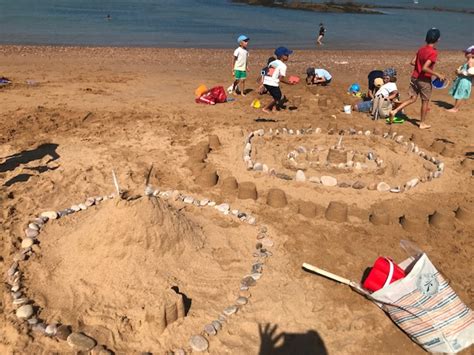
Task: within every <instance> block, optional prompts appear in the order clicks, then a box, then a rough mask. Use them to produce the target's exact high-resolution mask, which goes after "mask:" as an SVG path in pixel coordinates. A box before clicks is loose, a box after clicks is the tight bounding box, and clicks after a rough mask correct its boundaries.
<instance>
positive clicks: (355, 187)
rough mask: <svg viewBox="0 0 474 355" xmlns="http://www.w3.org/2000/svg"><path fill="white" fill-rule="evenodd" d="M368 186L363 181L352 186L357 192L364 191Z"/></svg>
mask: <svg viewBox="0 0 474 355" xmlns="http://www.w3.org/2000/svg"><path fill="white" fill-rule="evenodd" d="M365 186H366V184H365V183H364V182H362V181H356V182H355V183H353V184H352V188H353V189H356V190H360V189H363V188H364V187H365Z"/></svg>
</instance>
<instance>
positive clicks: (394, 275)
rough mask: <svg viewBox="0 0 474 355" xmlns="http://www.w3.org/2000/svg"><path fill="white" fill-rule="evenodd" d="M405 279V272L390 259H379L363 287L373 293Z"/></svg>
mask: <svg viewBox="0 0 474 355" xmlns="http://www.w3.org/2000/svg"><path fill="white" fill-rule="evenodd" d="M404 277H405V272H404V271H403V269H401V268H400V267H399V266H398V265H397V264H395V263H394V262H393V261H392V260H390V259H389V258H384V257H378V258H377V260H375V263H374V266H373V267H372V270H370V272H369V275H368V276H367V278H366V279H365V281H364V283H363V284H362V286H363V287H364V288H365V289H367V290H369V291H372V292H375V291H378V290H380V289H382V288H384V287H386V286H388V285H390V284H391V283H392V282H395V281H397V280H399V279H403V278H404Z"/></svg>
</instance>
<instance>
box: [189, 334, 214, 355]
mask: <svg viewBox="0 0 474 355" xmlns="http://www.w3.org/2000/svg"><path fill="white" fill-rule="evenodd" d="M189 345H190V346H191V348H192V349H193V350H194V351H197V352H201V351H206V350H207V348H208V347H209V342H208V341H207V340H206V338H204V337H203V336H202V335H193V336H192V337H191V338H190V339H189Z"/></svg>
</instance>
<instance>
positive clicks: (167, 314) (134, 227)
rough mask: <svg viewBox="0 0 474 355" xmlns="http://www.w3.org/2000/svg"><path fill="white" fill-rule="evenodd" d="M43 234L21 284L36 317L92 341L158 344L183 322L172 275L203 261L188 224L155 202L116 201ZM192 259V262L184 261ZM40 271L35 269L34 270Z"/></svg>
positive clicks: (196, 234)
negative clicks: (78, 329) (79, 327)
mask: <svg viewBox="0 0 474 355" xmlns="http://www.w3.org/2000/svg"><path fill="white" fill-rule="evenodd" d="M61 224H62V226H59V225H55V226H51V228H50V229H46V230H45V238H44V239H43V240H44V241H42V243H41V248H42V255H43V257H42V258H41V259H40V260H39V261H38V262H34V263H32V269H30V270H33V272H32V274H31V275H32V276H31V277H30V280H29V282H28V284H29V285H30V287H31V289H32V291H33V298H34V299H37V300H38V303H39V304H40V306H41V307H44V308H45V312H44V314H43V316H46V317H47V318H49V319H51V318H53V319H55V320H60V321H61V323H63V324H73V325H76V324H78V323H79V324H80V323H81V322H84V323H86V324H90V325H94V326H95V330H94V334H93V336H94V337H95V338H97V339H98V340H99V341H106V340H107V339H110V335H112V337H113V338H115V339H121V340H123V341H126V342H138V343H139V342H140V341H144V342H148V341H157V340H158V336H159V335H160V334H161V333H162V332H163V330H164V329H165V328H166V326H167V325H169V324H171V323H172V322H174V321H175V320H176V319H178V318H182V317H183V316H184V306H183V300H182V298H181V295H180V294H177V293H176V292H175V291H174V290H172V287H173V286H174V285H175V283H174V280H173V271H174V270H176V269H178V268H182V267H183V266H182V265H188V266H192V264H193V263H198V262H203V260H202V257H201V256H200V253H199V252H197V251H196V250H197V249H199V248H201V247H202V246H203V242H204V237H203V236H202V234H201V232H200V228H198V227H197V226H196V225H194V223H192V222H191V221H189V220H188V219H187V218H186V217H185V216H184V215H182V214H180V213H179V212H177V211H176V210H174V209H172V208H171V207H169V206H168V205H167V204H166V203H164V202H162V201H161V200H158V199H156V198H151V199H148V198H141V199H138V200H135V201H131V202H128V201H123V200H121V201H118V202H113V203H111V204H109V205H108V206H107V207H106V208H103V207H100V208H95V209H91V210H88V211H86V212H85V215H84V217H83V218H82V219H75V220H74V219H72V218H71V219H69V220H65V221H63V222H62V223H61ZM191 253H193V254H192V258H191V257H190V255H191ZM38 264H39V265H38Z"/></svg>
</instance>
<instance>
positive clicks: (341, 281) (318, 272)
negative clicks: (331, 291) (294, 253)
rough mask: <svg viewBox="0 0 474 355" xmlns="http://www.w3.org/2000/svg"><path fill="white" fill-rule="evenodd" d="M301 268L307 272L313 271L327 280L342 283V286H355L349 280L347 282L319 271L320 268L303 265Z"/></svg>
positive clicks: (334, 275) (344, 279)
mask: <svg viewBox="0 0 474 355" xmlns="http://www.w3.org/2000/svg"><path fill="white" fill-rule="evenodd" d="M303 268H304V269H306V270H309V271H313V272H315V273H317V274H319V275H323V276H326V277H327V278H329V279H331V280H334V281H337V282H340V283H343V284H345V285H348V286H354V285H355V282H353V281H351V280H348V279H346V278H344V277H342V276H338V275H336V274H333V273H331V272H329V271H326V270H323V269H320V268H318V267H316V266H313V265H311V264H307V263H303Z"/></svg>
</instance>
